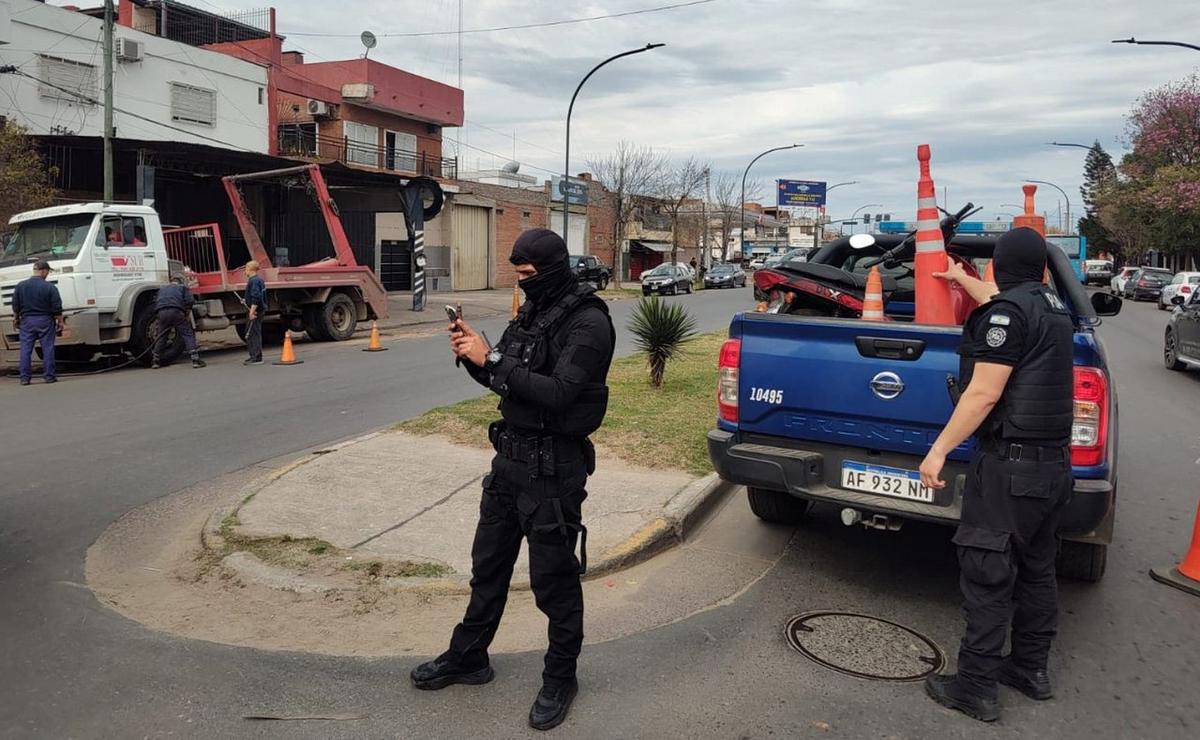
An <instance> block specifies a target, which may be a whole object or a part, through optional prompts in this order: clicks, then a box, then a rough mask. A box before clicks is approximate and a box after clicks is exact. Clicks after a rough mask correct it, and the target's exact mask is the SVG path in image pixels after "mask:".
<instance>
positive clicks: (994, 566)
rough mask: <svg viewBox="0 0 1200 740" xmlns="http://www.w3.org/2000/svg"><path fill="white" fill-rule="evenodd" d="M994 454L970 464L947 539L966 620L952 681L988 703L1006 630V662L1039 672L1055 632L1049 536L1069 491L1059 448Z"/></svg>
mask: <svg viewBox="0 0 1200 740" xmlns="http://www.w3.org/2000/svg"><path fill="white" fill-rule="evenodd" d="M996 448H997V449H998V450H999V452H980V453H977V454H976V456H975V459H974V460H972V461H971V467H970V471H969V473H968V477H967V481H966V487H965V489H964V491H963V504H962V521H961V523H960V524H959V527H958V531H957V532H956V533H955V535H954V544H956V545H958V564H959V570H960V574H961V575H960V579H959V583H960V586H961V588H962V595H963V612H964V615H965V616H966V620H967V630H966V634H964V636H963V639H962V646H961V648H960V649H959V653H958V675H959V677H960V678H961V679H962V680H964V681H965V682H966V683H967V685H968V687H969V688H971V689H972V690H974V691H975V692H976V693H978V694H979V695H981V696H986V697H995V696H996V673H997V671H998V670H999V668H1000V665H1001V663H1002V662H1003V652H1004V641H1005V638H1006V637H1008V633H1009V629H1010V625H1011V630H1012V649H1011V656H1012V660H1013V661H1014V662H1015V663H1016V664H1017V665H1019V666H1021V667H1024V668H1027V669H1031V670H1037V669H1044V668H1045V667H1046V659H1047V656H1048V655H1049V653H1050V643H1051V641H1052V640H1053V639H1054V635H1055V634H1056V632H1057V628H1058V587H1057V584H1056V582H1055V579H1054V578H1055V575H1054V561H1055V556H1056V555H1057V552H1058V538H1057V536H1056V534H1055V531H1056V530H1057V528H1058V520H1059V515H1060V513H1061V512H1062V509H1063V507H1064V506H1065V505H1066V503H1067V501H1068V500H1069V499H1070V497H1071V492H1072V489H1073V479H1072V475H1071V464H1070V459H1069V453H1068V451H1067V449H1066V448H1061V449H1058V448H1045V447H1031V446H1029V445H1026V446H1024V447H1020V448H1019V450H1018V448H1017V446H1009V445H997V447H996ZM1014 458H1016V459H1014Z"/></svg>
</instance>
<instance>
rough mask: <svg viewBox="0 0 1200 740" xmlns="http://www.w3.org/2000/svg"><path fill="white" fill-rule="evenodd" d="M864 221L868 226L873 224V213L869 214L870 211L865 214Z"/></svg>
mask: <svg viewBox="0 0 1200 740" xmlns="http://www.w3.org/2000/svg"><path fill="white" fill-rule="evenodd" d="M863 223H864V224H866V225H867V226H870V225H871V214H869V213H864V214H863Z"/></svg>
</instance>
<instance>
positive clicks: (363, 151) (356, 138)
mask: <svg viewBox="0 0 1200 740" xmlns="http://www.w3.org/2000/svg"><path fill="white" fill-rule="evenodd" d="M345 131H346V144H347V152H346V159H347V160H348V161H350V162H353V163H355V164H365V165H368V166H370V167H378V166H379V129H378V128H376V127H374V126H368V125H366V124H365V123H356V122H354V121H346V128H345Z"/></svg>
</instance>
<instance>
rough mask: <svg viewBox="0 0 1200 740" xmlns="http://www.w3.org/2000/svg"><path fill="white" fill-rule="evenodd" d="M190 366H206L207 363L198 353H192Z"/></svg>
mask: <svg viewBox="0 0 1200 740" xmlns="http://www.w3.org/2000/svg"><path fill="white" fill-rule="evenodd" d="M192 367H194V368H197V367H208V363H207V362H205V361H204V360H201V359H200V355H199V354H194V355H192Z"/></svg>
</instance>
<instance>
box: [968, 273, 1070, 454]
mask: <svg viewBox="0 0 1200 740" xmlns="http://www.w3.org/2000/svg"><path fill="white" fill-rule="evenodd" d="M999 303H1004V304H1007V306H1008V307H1009V308H1011V309H1012V311H1013V313H1015V314H1018V315H1020V316H1022V317H1024V319H1025V326H1026V328H1027V331H1028V334H1027V336H1026V346H1027V347H1028V348H1029V349H1028V351H1027V352H1026V354H1025V356H1024V357H1022V358H1021V361H1020V362H1019V363H1017V365H1016V366H1015V367H1014V368H1013V372H1012V375H1011V376H1010V377H1009V379H1008V385H1007V386H1005V388H1004V393H1003V394H1002V395H1001V396H1000V401H999V402H998V403H997V404H996V406H995V408H993V409H992V412H991V414H989V415H988V418H987V419H986V420H985V421H984V423H983V425H982V426H981V427H980V428H979V436H980V438H981V439H982V440H984V441H1000V440H1003V441H1005V442H1028V443H1031V444H1041V445H1046V446H1056V445H1060V444H1061V445H1065V444H1068V443H1069V442H1070V440H1071V425H1072V423H1073V422H1074V418H1075V416H1074V415H1075V400H1074V394H1075V380H1074V370H1073V365H1074V352H1073V343H1074V331H1075V330H1074V327H1073V326H1072V324H1071V317H1070V315H1069V314H1068V313H1067V310H1066V307H1064V306H1063V304H1062V301H1061V299H1059V297H1058V294H1057V293H1055V292H1054V291H1053V290H1052V289H1050V288H1048V287H1046V286H1044V285H1031V284H1024V285H1019V286H1017V287H1015V288H1010V289H1008V290H1006V291H1004V292H1002V293H1000V294H999V295H997V296H996V297H995V298H993V299H992V300H991V302H990V303H987V304H984V305H983V306H980V307H979V308H977V309H975V311H974V312H973V313H972V314H971V315H970V317H968V318H967V324H966V331H965V335H966V336H968V337H973V338H975V337H980V336H983V334H982V333H981V332H986V331H987V330H988V327H987V326H983V325H981V322H982V321H984V320H985V318H984V317H985V316H986V314H987V312H988V310H990V309H992V308H995V306H996V305H997V304H999ZM976 359H977V358H974V357H963V358H962V360H961V362H960V366H959V378H960V381H959V383H960V386H959V387H960V388H961V389H963V390H965V389H966V387H967V384H968V383H970V381H971V374H972V372H973V371H974V369H975V362H976Z"/></svg>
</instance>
